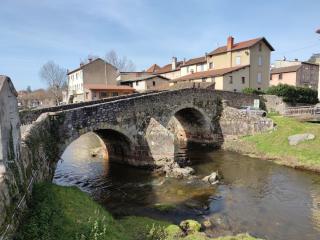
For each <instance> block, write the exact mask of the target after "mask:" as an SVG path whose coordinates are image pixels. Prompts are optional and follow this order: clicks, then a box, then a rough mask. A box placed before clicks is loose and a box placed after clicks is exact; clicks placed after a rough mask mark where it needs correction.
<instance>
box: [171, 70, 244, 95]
mask: <svg viewBox="0 0 320 240" xmlns="http://www.w3.org/2000/svg"><path fill="white" fill-rule="evenodd" d="M249 74H250V66H249V65H246V66H237V67H231V68H221V69H217V70H207V71H203V72H196V73H192V74H188V75H185V76H183V77H180V78H177V79H173V80H171V81H170V86H173V85H175V84H179V83H185V82H193V83H199V82H206V83H212V84H213V88H214V89H218V90H226V91H233V92H240V91H242V90H243V89H244V88H247V87H249Z"/></svg>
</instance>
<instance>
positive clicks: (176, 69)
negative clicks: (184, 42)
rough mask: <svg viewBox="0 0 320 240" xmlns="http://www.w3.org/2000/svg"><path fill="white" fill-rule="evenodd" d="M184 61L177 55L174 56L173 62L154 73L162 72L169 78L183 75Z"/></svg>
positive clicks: (161, 73)
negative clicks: (179, 59)
mask: <svg viewBox="0 0 320 240" xmlns="http://www.w3.org/2000/svg"><path fill="white" fill-rule="evenodd" d="M182 64H183V61H178V60H177V58H176V57H172V61H171V63H169V64H167V65H165V66H163V67H162V68H160V69H157V70H156V71H155V72H153V74H160V75H162V76H164V77H166V78H169V79H175V78H178V77H181V71H180V67H181V66H182Z"/></svg>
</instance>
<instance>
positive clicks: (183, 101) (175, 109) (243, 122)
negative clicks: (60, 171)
mask: <svg viewBox="0 0 320 240" xmlns="http://www.w3.org/2000/svg"><path fill="white" fill-rule="evenodd" d="M255 98H257V96H251V95H245V94H240V93H232V92H224V91H214V90H209V89H200V88H190V89H182V90H176V91H163V92H154V93H146V94H135V95H130V96H121V97H115V98H110V99H104V100H98V101H95V102H85V103H78V104H71V105H65V106H59V107H54V108H49V109H42V110H38V111H32V112H28V113H21V114H20V120H21V124H22V127H21V129H23V130H22V132H23V134H22V137H21V141H20V138H18V140H17V141H16V142H15V141H14V139H12V141H11V140H10V141H9V146H8V149H12V152H14V154H11V155H12V156H14V157H12V159H10V161H9V160H8V161H7V162H6V161H4V164H5V173H4V181H0V213H1V216H4V218H2V219H0V239H1V236H2V235H6V233H7V232H10V229H14V226H16V221H17V220H18V219H19V216H20V214H19V213H20V209H23V208H24V206H25V203H26V199H27V198H28V196H29V195H30V194H29V193H30V191H31V188H32V186H33V184H34V183H35V182H39V181H44V180H50V179H52V177H53V174H54V171H55V167H56V164H57V162H58V160H59V159H60V156H61V154H62V153H63V152H64V150H65V149H66V147H67V146H68V145H69V144H70V143H71V142H72V141H74V140H75V139H77V138H78V137H79V136H81V135H82V134H85V133H87V132H95V133H96V134H97V135H98V136H99V137H100V139H101V140H102V141H103V143H104V144H105V147H106V151H107V153H108V155H109V158H110V159H112V160H114V161H117V162H120V163H125V164H130V165H134V166H140V167H150V168H154V167H157V166H161V164H162V163H163V160H164V159H171V160H174V157H175V155H176V151H177V146H178V145H180V146H181V145H186V144H188V143H192V142H193V143H200V144H205V145H208V146H211V147H212V148H219V147H220V146H221V144H222V143H223V137H224V135H225V134H228V135H229V134H231V135H232V134H234V133H240V134H250V133H253V132H259V131H264V130H267V129H270V127H271V125H272V122H270V121H268V120H263V119H260V118H253V120H252V118H249V117H248V116H247V115H245V114H243V113H241V114H240V115H239V113H238V112H236V113H235V112H234V110H231V111H230V114H229V113H227V112H228V111H226V110H227V109H233V108H230V107H227V106H226V105H224V104H223V103H222V101H223V100H227V101H228V103H229V105H230V106H233V107H240V106H241V105H252V104H253V101H254V99H255ZM31 123H32V124H31ZM16 126H17V128H12V125H11V130H10V129H9V130H8V134H9V135H10V134H11V135H14V134H13V133H14V132H15V131H20V128H19V124H16ZM240 126H242V127H240ZM243 126H245V127H243ZM241 129H242V130H241ZM15 135H17V134H15ZM19 135H20V134H19ZM9 139H11V138H10V136H9ZM11 145H12V146H11ZM5 160H6V159H5ZM0 180H1V179H0Z"/></svg>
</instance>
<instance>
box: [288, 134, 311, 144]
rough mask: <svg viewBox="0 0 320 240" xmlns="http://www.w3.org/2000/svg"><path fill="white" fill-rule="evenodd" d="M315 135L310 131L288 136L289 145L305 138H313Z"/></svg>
mask: <svg viewBox="0 0 320 240" xmlns="http://www.w3.org/2000/svg"><path fill="white" fill-rule="evenodd" d="M314 138H315V136H314V135H313V134H311V133H302V134H296V135H291V136H289V137H288V141H289V145H291V146H294V145H297V144H299V143H300V142H303V141H306V140H313V139H314Z"/></svg>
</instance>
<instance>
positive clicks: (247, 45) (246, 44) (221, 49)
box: [208, 37, 274, 56]
mask: <svg viewBox="0 0 320 240" xmlns="http://www.w3.org/2000/svg"><path fill="white" fill-rule="evenodd" d="M260 41H263V42H264V43H265V44H266V45H267V46H268V47H269V48H270V50H271V51H274V48H273V47H272V46H271V44H270V43H269V42H268V41H267V40H266V39H265V38H264V37H261V38H255V39H251V40H247V41H243V42H238V43H235V44H233V47H232V49H231V51H236V50H241V49H245V48H250V47H252V46H254V45H256V44H257V43H258V42H260ZM227 51H228V50H227V46H226V45H225V46H222V47H218V48H217V49H215V50H213V51H212V52H210V53H209V54H208V55H209V56H212V55H217V54H221V53H225V52H227Z"/></svg>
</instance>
